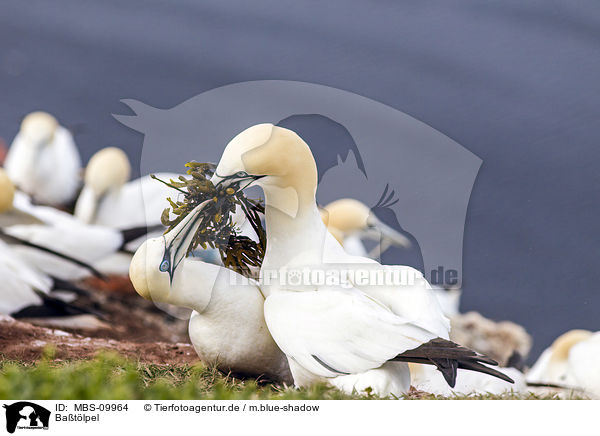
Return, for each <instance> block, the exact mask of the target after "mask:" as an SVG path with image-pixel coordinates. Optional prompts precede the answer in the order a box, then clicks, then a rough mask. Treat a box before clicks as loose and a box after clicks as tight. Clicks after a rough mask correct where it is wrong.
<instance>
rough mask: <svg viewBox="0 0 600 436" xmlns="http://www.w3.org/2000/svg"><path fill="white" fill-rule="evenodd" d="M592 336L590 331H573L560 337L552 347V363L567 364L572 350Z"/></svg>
mask: <svg viewBox="0 0 600 436" xmlns="http://www.w3.org/2000/svg"><path fill="white" fill-rule="evenodd" d="M592 334H593V333H592V332H590V331H588V330H571V331H568V332H566V333H564V334H562V335H560V336H559V337H558V338H556V339H555V340H554V342H553V343H552V345H551V346H550V349H551V350H552V354H551V356H550V360H551V362H565V361H566V360H567V359H568V357H569V351H571V348H573V346H574V345H576V344H578V343H579V342H582V341H584V340H586V339H588V338H589V337H590V336H592Z"/></svg>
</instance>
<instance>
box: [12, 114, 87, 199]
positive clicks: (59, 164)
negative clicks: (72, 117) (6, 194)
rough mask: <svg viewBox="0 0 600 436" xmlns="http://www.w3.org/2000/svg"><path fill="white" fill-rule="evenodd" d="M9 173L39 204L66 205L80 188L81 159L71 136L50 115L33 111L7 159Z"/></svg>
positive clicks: (18, 185) (23, 125)
mask: <svg viewBox="0 0 600 436" xmlns="http://www.w3.org/2000/svg"><path fill="white" fill-rule="evenodd" d="M4 167H5V168H6V172H7V174H8V176H9V177H10V178H11V180H12V181H13V182H14V183H15V185H16V186H17V187H18V188H19V189H20V190H22V191H24V192H25V193H27V194H29V195H30V196H31V197H32V198H33V199H34V200H35V201H36V202H38V203H44V204H51V205H64V204H68V203H69V202H71V201H72V200H73V199H74V198H75V195H76V193H77V190H78V189H79V185H80V175H79V172H80V170H81V159H80V157H79V151H78V150H77V146H76V145H75V142H74V140H73V136H72V135H71V133H70V132H69V131H68V130H67V129H66V128H64V127H62V126H61V125H60V124H59V123H58V121H57V120H56V118H54V117H53V116H52V115H50V114H48V113H46V112H33V113H30V114H29V115H27V116H26V117H25V118H24V119H23V122H22V123H21V129H20V130H19V133H17V136H15V139H14V140H13V142H12V145H11V147H10V149H9V151H8V154H7V156H6V161H5V162H4Z"/></svg>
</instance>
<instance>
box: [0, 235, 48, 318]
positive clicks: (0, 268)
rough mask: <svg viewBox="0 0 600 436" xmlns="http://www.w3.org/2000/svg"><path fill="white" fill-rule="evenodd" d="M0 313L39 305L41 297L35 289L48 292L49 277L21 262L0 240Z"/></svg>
mask: <svg viewBox="0 0 600 436" xmlns="http://www.w3.org/2000/svg"><path fill="white" fill-rule="evenodd" d="M0 277H2V281H1V283H0V313H4V314H10V313H14V312H17V311H19V310H21V309H23V308H24V307H27V306H31V305H39V304H41V302H42V298H41V297H40V296H39V295H37V294H36V293H35V290H37V291H41V292H44V293H48V292H49V291H50V287H51V286H52V281H51V279H50V278H49V277H48V276H46V275H45V274H42V273H41V272H39V271H37V270H35V269H34V268H31V267H30V266H28V265H27V264H26V263H25V262H23V261H22V260H21V259H20V258H19V257H18V256H17V255H16V254H15V253H14V252H13V250H12V249H11V248H10V247H9V246H8V245H6V244H5V243H4V242H1V241H0Z"/></svg>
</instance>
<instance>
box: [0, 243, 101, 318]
mask: <svg viewBox="0 0 600 436" xmlns="http://www.w3.org/2000/svg"><path fill="white" fill-rule="evenodd" d="M0 277H2V281H1V282H0V314H2V315H10V316H13V317H15V318H38V319H39V318H43V319H44V322H47V323H53V324H55V325H57V326H70V327H73V328H97V327H98V326H99V325H101V324H102V323H101V322H100V321H99V320H98V319H97V318H96V317H95V316H92V315H90V314H89V312H87V311H86V310H84V309H82V308H79V307H76V306H73V305H71V304H69V302H68V301H69V298H68V297H70V295H69V294H65V295H63V296H61V298H60V299H59V298H56V296H50V295H49V294H50V292H51V291H54V290H58V291H60V290H61V289H62V288H61V287H60V286H62V285H68V288H69V289H68V290H73V289H74V287H73V286H72V284H69V283H66V282H65V283H61V284H58V283H57V282H56V280H55V279H53V278H52V277H50V276H48V275H46V274H44V273H43V272H41V271H39V270H37V269H36V268H34V267H32V266H31V265H29V264H28V262H26V261H25V260H24V259H22V258H21V257H20V256H19V255H18V253H16V252H15V251H14V250H13V249H12V246H9V245H7V244H6V243H4V242H3V241H1V240H0ZM67 292H68V291H67ZM65 299H66V301H65Z"/></svg>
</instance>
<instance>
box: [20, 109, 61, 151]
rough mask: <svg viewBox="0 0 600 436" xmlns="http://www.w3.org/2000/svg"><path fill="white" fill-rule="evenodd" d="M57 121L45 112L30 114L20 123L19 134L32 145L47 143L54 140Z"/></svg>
mask: <svg viewBox="0 0 600 436" xmlns="http://www.w3.org/2000/svg"><path fill="white" fill-rule="evenodd" d="M57 128H58V121H57V120H56V118H54V117H53V116H52V115H50V114H49V113H47V112H32V113H30V114H29V115H27V116H26V117H25V118H23V121H22V122H21V134H22V135H23V136H25V138H27V139H28V140H29V141H31V142H32V143H49V142H51V141H52V139H53V138H54V133H55V132H56V129H57Z"/></svg>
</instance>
